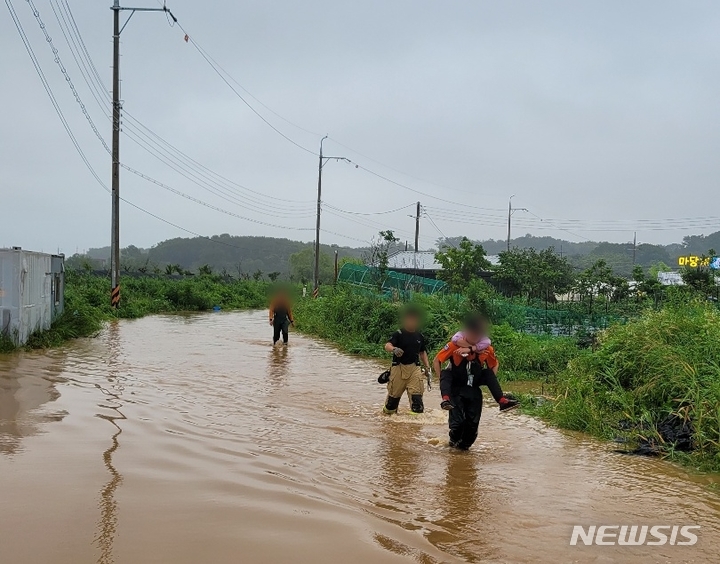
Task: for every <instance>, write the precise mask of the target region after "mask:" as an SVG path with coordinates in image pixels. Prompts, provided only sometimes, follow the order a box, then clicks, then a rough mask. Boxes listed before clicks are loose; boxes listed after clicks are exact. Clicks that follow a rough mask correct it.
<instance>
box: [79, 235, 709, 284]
mask: <svg viewBox="0 0 720 564" xmlns="http://www.w3.org/2000/svg"><path fill="white" fill-rule="evenodd" d="M210 239H212V240H208V239H206V238H202V237H195V238H190V239H188V238H177V239H170V240H167V241H163V242H162V243H159V244H157V245H156V246H154V247H152V248H150V249H139V248H137V247H133V246H130V247H127V248H125V249H123V251H122V261H123V264H124V267H126V268H127V269H137V268H138V267H142V266H147V265H151V266H153V267H156V268H161V269H164V268H165V267H166V266H167V265H178V266H180V267H182V268H183V269H184V270H187V271H191V272H197V270H198V268H200V267H201V266H204V265H208V266H210V267H211V268H212V269H213V270H214V271H215V272H222V271H223V270H225V271H226V272H227V273H228V274H231V275H232V276H238V275H252V274H253V273H256V272H262V273H264V274H269V273H271V272H279V273H280V275H281V276H283V277H287V276H288V275H289V274H290V271H291V268H292V270H293V271H294V274H296V276H299V277H301V278H304V279H305V278H308V276H309V274H308V271H310V273H311V269H312V254H313V250H312V243H302V242H300V241H291V240H289V239H275V238H272V237H233V236H230V235H227V234H225V235H216V236H213V237H211V238H210ZM459 241H460V238H459V237H457V238H449V239H446V240H441V241H438V243H439V246H443V245H456V244H457V243H458V242H459ZM476 242H479V243H481V244H482V246H483V247H484V248H485V251H486V252H487V254H489V255H497V254H498V253H500V252H502V251H503V250H505V249H506V248H507V242H506V241H503V240H498V239H486V240H484V241H476ZM512 246H513V247H520V248H535V249H537V250H538V251H541V250H544V249H548V248H550V247H553V248H554V249H555V252H557V253H558V254H562V255H563V256H566V257H568V258H569V259H570V261H571V263H572V264H573V265H574V266H575V267H576V268H582V269H584V268H587V267H589V266H590V265H591V264H592V263H594V262H595V261H597V260H599V259H604V260H605V261H607V263H608V265H609V266H611V267H612V268H613V270H615V272H616V273H617V274H620V275H625V276H629V275H630V273H631V272H632V267H633V244H632V242H627V243H601V242H594V241H586V242H581V243H577V242H572V241H566V240H562V239H555V238H553V237H534V236H532V235H524V236H522V237H518V238H516V239H513V240H512ZM710 249H714V250H716V251H717V252H720V231H718V232H716V233H712V234H710V235H707V236H705V235H691V236H688V237H685V238H684V239H683V241H682V243H674V244H670V245H649V244H643V243H641V244H638V246H637V248H636V249H634V254H635V262H636V264H639V265H641V266H644V267H650V266H652V265H657V264H658V263H665V264H666V265H668V266H669V267H671V268H676V267H677V264H678V262H677V259H678V257H680V256H683V255H702V254H705V253H707V252H708V251H709V250H710ZM322 250H323V256H322V261H321V270H322V271H323V272H324V277H327V276H331V273H332V264H331V261H332V258H331V257H332V255H333V254H334V252H335V250H337V251H338V254H339V256H340V257H341V258H342V257H352V258H361V257H362V256H363V254H364V253H365V249H354V248H350V247H338V246H330V245H322ZM303 251H304V252H303ZM291 255H296V256H295V258H294V259H293V261H294V266H293V267H291V264H290V262H291V261H290V257H291ZM88 257H89V258H92V259H99V260H102V261H106V262H107V261H108V259H109V257H110V249H109V247H104V248H101V249H90V251H88V253H87V255H86V256H79V257H73V258H72V259H69V263H70V264H69V265H70V266H71V267H73V266H82V261H83V260H86V259H87V258H88ZM75 263H77V264H75ZM310 277H311V274H310Z"/></svg>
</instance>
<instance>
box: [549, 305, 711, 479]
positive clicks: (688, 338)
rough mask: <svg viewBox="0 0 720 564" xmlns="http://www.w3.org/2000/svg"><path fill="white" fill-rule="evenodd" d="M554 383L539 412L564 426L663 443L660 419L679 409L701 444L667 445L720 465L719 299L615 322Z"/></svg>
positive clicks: (667, 448) (678, 413)
mask: <svg viewBox="0 0 720 564" xmlns="http://www.w3.org/2000/svg"><path fill="white" fill-rule="evenodd" d="M555 389H556V392H557V399H556V400H555V401H554V402H551V403H548V404H545V405H544V406H543V407H541V408H539V410H538V412H539V414H540V415H543V416H544V417H546V418H548V419H549V420H550V421H551V422H553V423H555V424H557V425H559V426H561V427H565V428H568V429H575V430H578V431H585V432H589V433H592V434H594V435H597V436H601V437H605V438H608V439H612V438H614V437H616V436H618V435H625V436H626V437H627V438H629V439H630V440H631V441H642V440H647V439H652V440H655V441H656V442H658V443H662V437H661V436H660V434H659V433H658V431H657V425H658V423H659V422H660V421H662V420H663V419H665V418H667V417H668V416H669V415H672V416H676V417H677V418H679V420H682V421H687V422H688V423H689V424H690V425H691V426H692V428H693V430H694V445H693V446H694V448H695V451H694V452H693V454H691V455H681V454H679V453H677V452H675V451H674V449H673V445H671V444H665V445H662V446H663V450H664V451H665V452H666V453H668V454H669V455H672V456H674V457H684V456H688V457H689V461H690V462H692V463H693V464H696V465H698V466H701V467H705V468H713V469H716V470H717V469H720V313H718V311H717V309H716V308H715V307H714V306H712V305H709V304H707V303H702V302H699V301H694V302H693V301H691V302H689V303H688V302H686V303H680V304H675V305H670V306H667V307H665V308H664V309H661V310H659V311H646V312H645V313H644V314H643V315H642V316H641V317H640V318H638V319H636V320H633V321H630V322H628V323H626V324H623V325H615V326H612V327H610V328H609V329H608V330H607V331H605V332H604V333H602V334H601V336H600V341H599V347H598V349H597V350H596V351H594V352H592V351H586V352H584V353H582V354H580V355H578V356H577V357H576V358H574V359H573V360H572V361H570V363H569V364H568V367H567V369H566V370H564V371H562V372H561V373H560V374H558V375H557V377H556V380H555Z"/></svg>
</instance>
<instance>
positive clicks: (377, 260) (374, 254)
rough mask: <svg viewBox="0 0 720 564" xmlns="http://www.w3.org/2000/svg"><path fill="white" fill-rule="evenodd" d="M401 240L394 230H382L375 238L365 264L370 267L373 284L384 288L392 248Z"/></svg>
mask: <svg viewBox="0 0 720 564" xmlns="http://www.w3.org/2000/svg"><path fill="white" fill-rule="evenodd" d="M398 241H400V239H398V238H397V237H395V233H393V232H392V230H389V229H388V230H387V231H380V232H379V233H378V236H377V237H376V238H374V239H373V241H372V244H371V245H370V249H368V251H367V253H366V255H365V264H366V265H367V266H368V267H369V268H370V274H371V277H372V282H373V285H374V286H376V287H377V288H378V289H379V290H381V289H382V287H383V284H384V283H385V279H386V278H387V273H388V262H389V260H390V249H391V248H392V247H393V246H394V245H395V244H397V242H398Z"/></svg>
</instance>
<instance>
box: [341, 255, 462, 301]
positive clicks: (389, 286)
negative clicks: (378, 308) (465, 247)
mask: <svg viewBox="0 0 720 564" xmlns="http://www.w3.org/2000/svg"><path fill="white" fill-rule="evenodd" d="M338 282H345V283H348V284H354V285H356V286H364V287H366V288H373V289H379V288H382V290H383V293H385V294H398V295H399V296H401V297H404V296H406V295H409V294H412V293H422V294H438V293H447V291H448V286H447V284H445V282H443V281H441V280H433V279H432V278H423V277H422V276H415V275H412V274H402V273H400V272H395V271H392V270H390V271H388V272H386V273H385V274H384V275H383V274H382V273H381V272H380V271H379V270H378V269H377V268H371V267H368V266H363V265H360V264H350V263H346V264H344V265H343V266H342V268H341V269H340V272H339V273H338Z"/></svg>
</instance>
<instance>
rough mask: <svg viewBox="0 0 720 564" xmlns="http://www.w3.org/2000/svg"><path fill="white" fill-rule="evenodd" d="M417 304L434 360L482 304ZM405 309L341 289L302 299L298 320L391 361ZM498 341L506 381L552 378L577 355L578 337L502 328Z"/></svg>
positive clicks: (433, 300)
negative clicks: (388, 346) (389, 347)
mask: <svg viewBox="0 0 720 564" xmlns="http://www.w3.org/2000/svg"><path fill="white" fill-rule="evenodd" d="M414 302H415V303H416V305H419V306H420V307H421V308H422V310H423V311H424V312H425V320H424V327H423V334H424V335H425V337H426V339H427V341H428V345H429V352H430V355H431V356H432V355H434V354H435V353H436V352H437V351H438V350H439V349H440V348H441V347H442V346H444V345H445V343H447V342H448V340H449V339H450V338H451V337H452V335H453V334H454V333H455V332H456V331H457V330H458V329H459V328H460V327H461V323H462V319H463V318H464V316H465V315H466V314H467V313H468V312H469V311H470V310H471V309H475V308H477V303H475V302H472V301H470V300H467V299H465V298H459V297H457V296H427V295H418V296H416V297H415V298H414ZM401 307H402V305H401V304H399V303H393V302H390V301H388V300H385V299H383V298H382V297H380V296H379V295H377V294H373V293H371V292H358V291H357V290H356V289H354V288H351V287H345V286H342V285H340V286H338V287H337V288H334V289H332V290H326V292H325V294H324V295H323V296H322V297H321V298H319V299H317V300H302V301H301V302H300V303H299V304H298V306H297V308H296V315H295V317H296V323H297V325H298V328H299V329H300V330H302V331H304V332H306V333H309V334H312V335H315V336H318V337H321V338H323V339H327V340H329V341H332V342H334V343H336V344H337V345H338V346H340V347H341V348H342V349H343V350H345V351H347V352H349V353H353V354H362V355H365V356H376V357H387V353H386V352H385V351H384V350H383V346H382V345H384V344H385V343H386V342H387V341H388V339H389V338H390V336H391V335H392V333H393V331H395V330H397V328H398V318H399V315H400V308H401ZM492 339H493V343H494V346H495V349H496V352H497V355H498V358H499V360H500V364H501V367H502V369H501V372H500V374H501V377H503V378H504V379H506V380H508V379H520V380H541V379H542V380H544V379H547V377H548V376H549V375H552V374H555V373H556V372H558V371H560V370H562V369H564V367H565V366H566V365H567V362H568V361H569V360H570V359H571V358H572V357H573V356H575V355H576V354H577V346H576V344H575V341H574V340H572V339H568V338H562V337H550V336H536V335H527V334H524V333H519V332H517V331H515V330H514V329H513V328H512V327H510V325H508V324H501V325H498V326H496V327H495V328H494V330H493V334H492Z"/></svg>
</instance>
